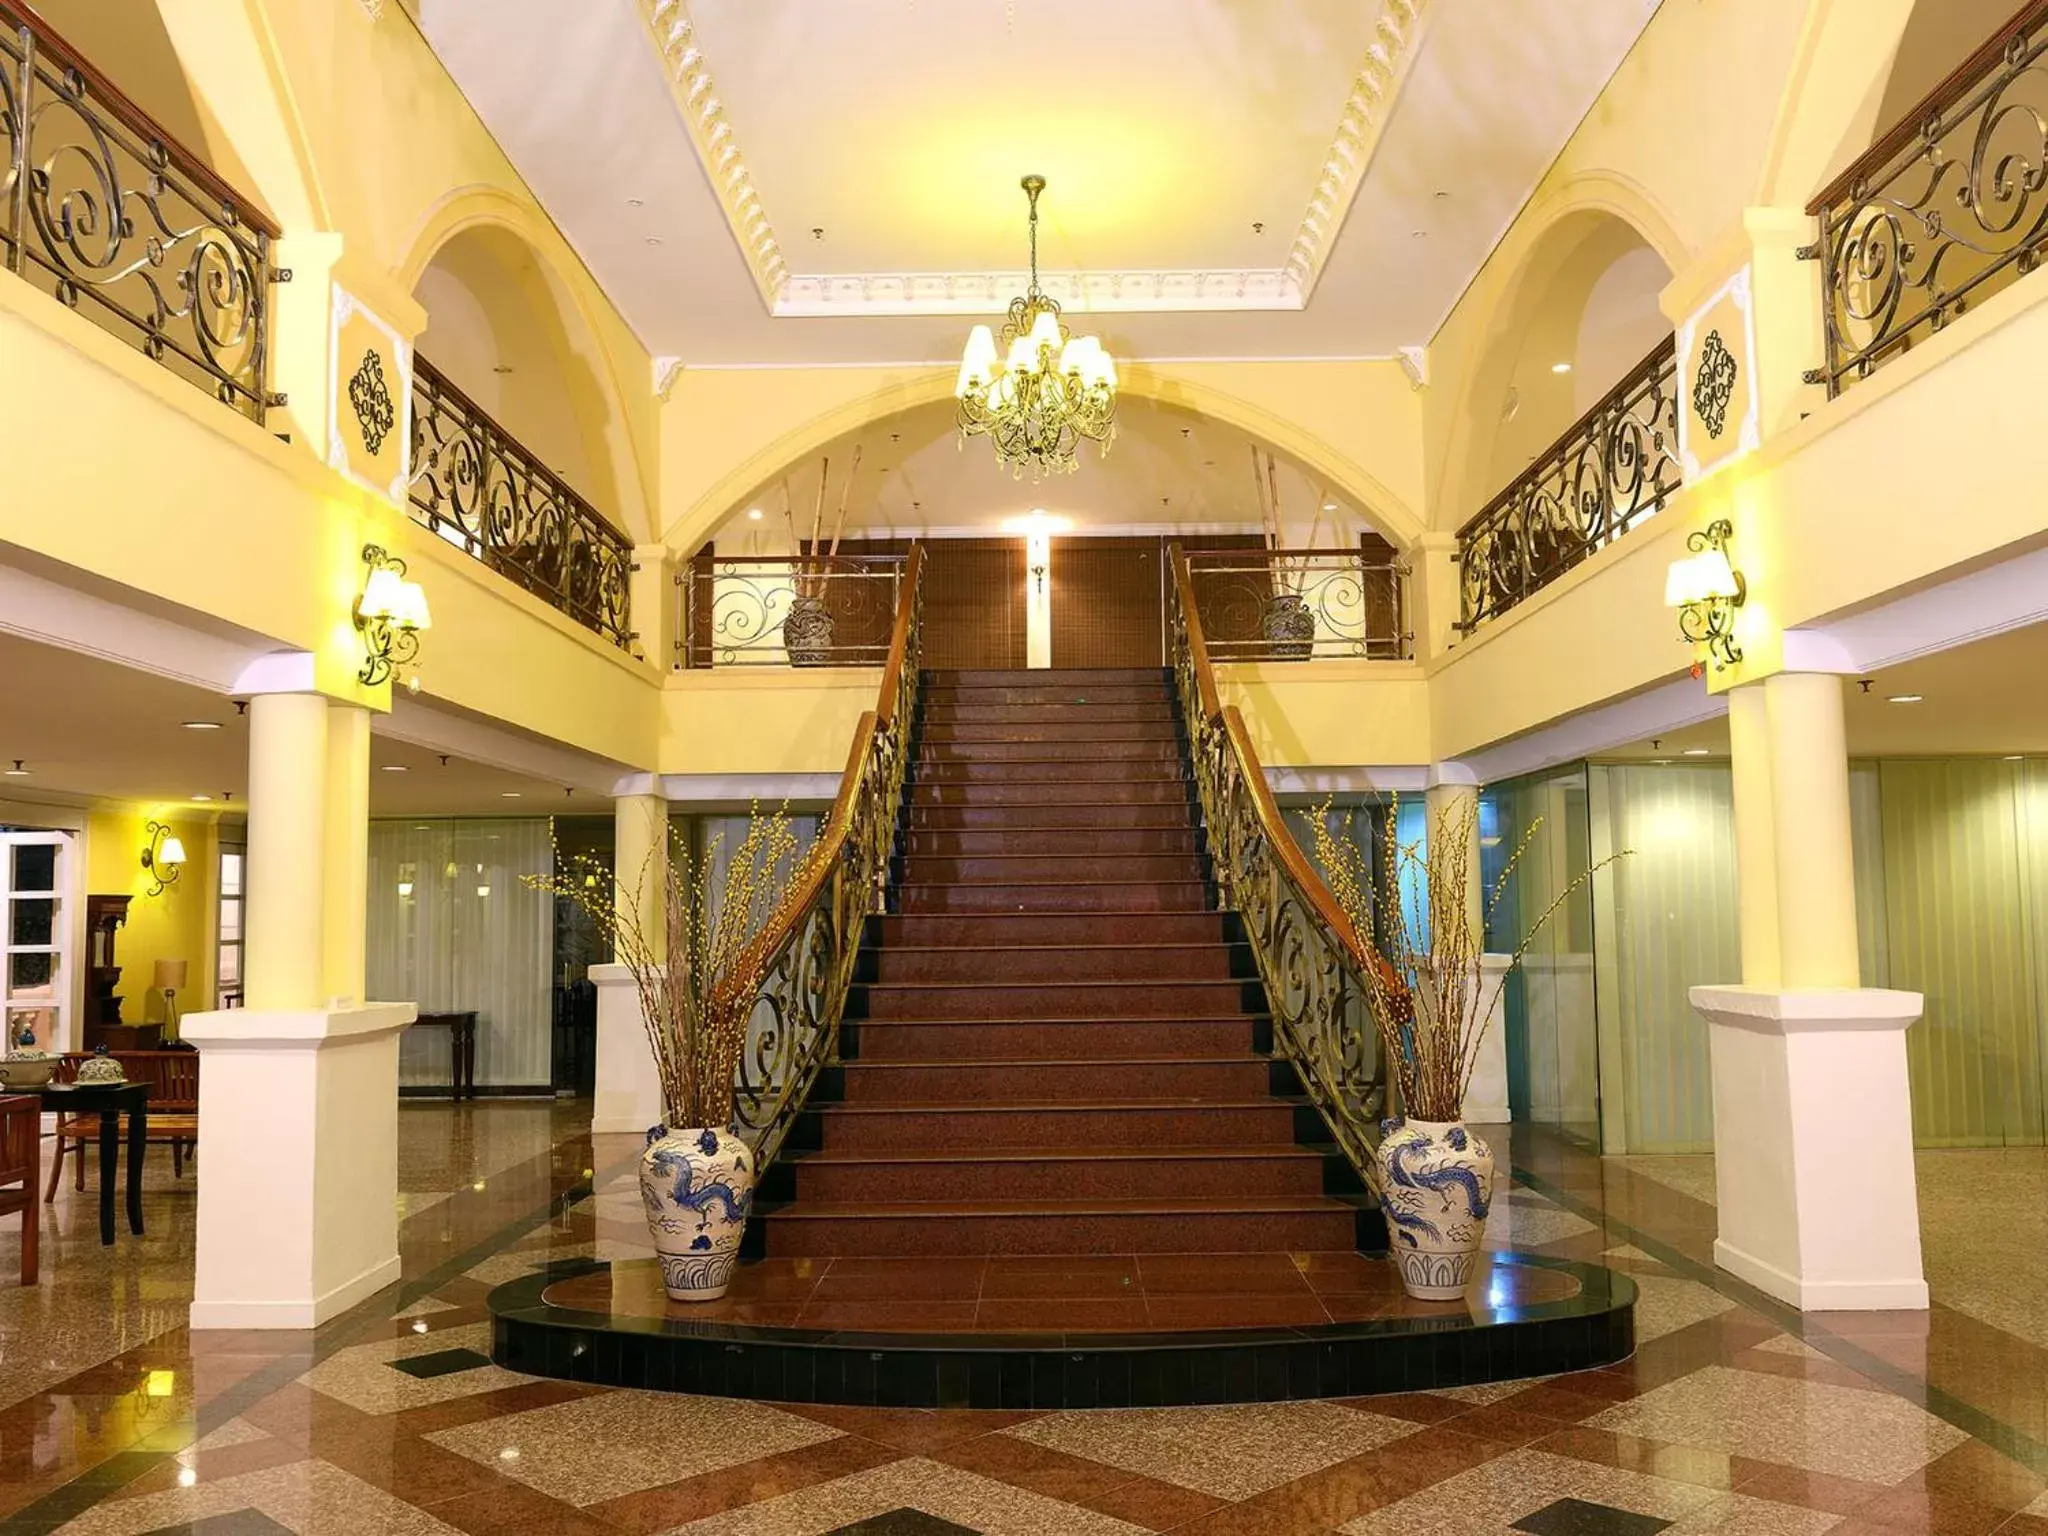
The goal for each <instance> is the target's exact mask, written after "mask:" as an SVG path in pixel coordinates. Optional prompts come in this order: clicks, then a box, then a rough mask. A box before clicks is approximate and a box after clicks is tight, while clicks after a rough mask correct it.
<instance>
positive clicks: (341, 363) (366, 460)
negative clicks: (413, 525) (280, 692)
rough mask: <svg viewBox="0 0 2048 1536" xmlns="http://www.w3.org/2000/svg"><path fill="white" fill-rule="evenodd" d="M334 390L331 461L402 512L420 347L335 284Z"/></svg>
mask: <svg viewBox="0 0 2048 1536" xmlns="http://www.w3.org/2000/svg"><path fill="white" fill-rule="evenodd" d="M333 292H334V299H333V314H332V319H331V327H332V329H331V332H330V335H329V337H328V344H327V345H328V354H327V355H328V360H329V361H328V366H329V367H330V368H331V369H332V370H333V372H332V373H331V374H330V375H329V378H328V386H327V462H328V464H329V466H330V467H332V468H333V469H335V470H338V471H339V472H340V473H342V474H343V475H346V476H347V477H348V478H349V479H350V480H351V481H353V482H354V483H355V484H357V485H359V486H361V487H363V489H365V490H367V491H372V492H374V493H375V494H377V495H379V496H381V497H383V498H384V499H385V500H386V501H388V502H390V503H391V504H392V505H393V506H395V507H403V506H405V505H406V502H407V499H408V496H407V487H408V484H409V482H410V474H411V460H412V342H411V341H410V340H409V339H408V338H406V337H405V336H403V335H401V334H400V333H399V331H398V328H397V327H396V326H394V325H392V324H391V323H390V322H388V321H386V320H385V319H383V318H382V317H381V316H379V315H378V314H377V313H376V312H375V311H374V310H372V309H371V308H369V306H368V305H366V304H364V303H363V302H362V301H361V300H360V299H358V298H356V296H355V295H354V294H352V293H350V292H349V291H348V290H347V289H345V288H343V287H342V286H341V285H340V284H339V283H337V284H335V285H334V290H333Z"/></svg>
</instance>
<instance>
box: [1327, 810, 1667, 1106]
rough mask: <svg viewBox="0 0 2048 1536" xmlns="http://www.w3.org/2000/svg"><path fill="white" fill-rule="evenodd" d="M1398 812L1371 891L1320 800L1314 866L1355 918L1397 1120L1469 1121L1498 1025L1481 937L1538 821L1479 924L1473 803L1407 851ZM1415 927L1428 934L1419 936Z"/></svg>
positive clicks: (1516, 959) (1537, 928)
mask: <svg viewBox="0 0 2048 1536" xmlns="http://www.w3.org/2000/svg"><path fill="white" fill-rule="evenodd" d="M1398 810H1399V804H1398V800H1397V801H1396V803H1395V804H1394V805H1390V806H1389V807H1388V810H1387V816H1386V830H1385V832H1384V834H1383V836H1382V842H1381V849H1380V868H1379V880H1378V882H1377V885H1376V884H1375V881H1374V878H1373V870H1372V868H1371V865H1370V861H1369V860H1368V858H1367V855H1366V852H1365V850H1364V849H1363V848H1361V847H1359V845H1358V844H1357V843H1355V842H1353V841H1351V840H1350V839H1349V838H1344V837H1339V836H1338V835H1337V834H1336V833H1335V832H1333V831H1331V830H1330V817H1329V812H1330V802H1329V801H1327V800H1326V801H1324V802H1323V804H1322V805H1321V806H1319V807H1318V808H1317V810H1316V812H1315V856H1316V862H1317V863H1318V864H1320V865H1321V866H1322V869H1323V880H1324V883H1325V884H1326V885H1327V886H1328V887H1329V891H1330V894H1331V895H1332V896H1334V897H1335V898H1336V900H1337V905H1338V906H1339V907H1341V908H1342V909H1343V912H1344V915H1345V916H1346V917H1348V918H1349V919H1350V920H1351V928H1352V934H1353V948H1354V956H1353V958H1354V959H1355V960H1356V961H1357V963H1358V969H1359V972H1360V974H1361V975H1362V976H1363V977H1364V979H1365V986H1366V1004H1367V1007H1368V1008H1369V1009H1370V1010H1371V1012H1372V1018H1373V1026H1374V1028H1375V1030H1376V1031H1377V1032H1378V1034H1379V1039H1380V1054H1381V1059H1382V1060H1383V1061H1385V1062H1386V1064H1387V1072H1388V1075H1389V1077H1390V1078H1391V1080H1392V1085H1393V1087H1394V1088H1395V1090H1396V1091H1397V1092H1398V1093H1399V1095H1400V1104H1401V1108H1402V1112H1403V1113H1404V1114H1407V1115H1411V1116H1413V1117H1414V1118H1415V1119H1418V1120H1433V1121H1448V1120H1457V1119H1461V1118H1462V1117H1463V1115H1464V1106H1465V1095H1466V1092H1467V1091H1468V1090H1469V1089H1470V1087H1471V1085H1472V1071H1473V1068H1474V1067H1475V1066H1476V1065H1477V1064H1478V1061H1479V1047H1480V1044H1481V1043H1482V1042H1483V1041H1484V1040H1485V1038H1486V1031H1487V1029H1488V1027H1489V1026H1490V1025H1491V1024H1492V1022H1493V1019H1492V1013H1493V1009H1492V1008H1490V1007H1483V1006H1482V1005H1483V1004H1485V1003H1486V1001H1487V999H1486V997H1485V994H1484V992H1483V990H1482V988H1481V986H1480V966H1479V961H1480V956H1481V954H1482V952H1483V951H1484V948H1485V929H1486V927H1487V925H1488V924H1490V923H1491V921H1492V919H1493V915H1494V913H1495V911H1496V909H1497V908H1498V907H1499V905H1500V902H1501V899H1502V897H1503V896H1504V895H1505V894H1506V893H1507V890H1508V886H1509V882H1510V881H1511V880H1512V879H1513V877H1514V873H1515V870H1516V868H1517V866H1519V865H1520V863H1521V862H1522V855H1523V854H1524V853H1526V852H1527V851H1528V848H1529V844H1530V842H1531V840H1532V839H1533V838H1534V837H1535V836H1536V833H1537V831H1538V830H1539V829H1540V828H1541V827H1542V825H1543V819H1542V818H1541V817H1540V816H1539V817H1538V818H1536V820H1534V821H1532V822H1530V823H1529V826H1528V828H1527V829H1526V830H1525V831H1524V832H1523V833H1522V836H1521V840H1520V841H1519V842H1517V843H1516V844H1515V848H1514V851H1513V852H1512V853H1511V854H1509V856H1508V860H1507V863H1506V864H1504V865H1503V866H1502V868H1501V872H1500V876H1499V878H1498V879H1496V880H1495V881H1494V883H1493V889H1492V890H1491V891H1489V892H1486V893H1484V898H1483V918H1482V921H1480V922H1474V921H1473V920H1472V916H1471V913H1470V910H1469V908H1468V906H1467V902H1466V892H1467V891H1469V890H1470V889H1471V888H1472V886H1473V885H1474V884H1476V883H1477V881H1478V878H1479V874H1478V871H1477V870H1475V869H1473V868H1472V849H1473V848H1474V847H1475V846H1476V845H1477V843H1478V837H1477V832H1478V818H1479V807H1478V802H1477V801H1476V800H1473V799H1466V800H1464V801H1462V802H1461V803H1459V804H1458V805H1457V806H1456V807H1455V808H1446V809H1445V810H1442V811H1439V812H1438V813H1437V814H1436V816H1435V817H1434V818H1432V820H1431V824H1430V825H1429V826H1428V828H1427V830H1426V836H1425V837H1424V838H1422V839H1419V840H1418V841H1416V842H1412V843H1405V844H1404V843H1403V842H1402V841H1401V839H1400V835H1399V833H1398V831H1397V830H1396V829H1397V826H1398V816H1397V814H1396V813H1397V811H1398ZM1626 853H1627V850H1626V849H1623V850H1621V851H1620V852H1617V853H1613V854H1610V855H1609V856H1608V857H1607V858H1604V859H1602V860H1600V861H1599V863H1597V864H1594V865H1593V866H1592V867H1591V868H1589V869H1585V870H1582V871H1581V872H1580V873H1579V874H1578V875H1577V876H1576V877H1575V878H1574V879H1573V880H1572V881H1571V883H1570V884H1568V885H1566V886H1565V888H1564V889H1563V890H1561V891H1559V892H1558V893H1557V894H1556V896H1555V897H1554V898H1552V900H1551V902H1550V904H1549V905H1548V906H1546V907H1545V908H1544V909H1543V911H1542V912H1541V913H1540V914H1539V915H1538V917H1537V918H1536V921H1535V922H1534V923H1533V924H1531V925H1530V927H1529V929H1528V931H1527V932H1526V933H1524V934H1523V935H1522V936H1521V938H1520V939H1519V940H1518V941H1517V942H1516V944H1515V947H1514V950H1513V951H1512V953H1511V954H1510V955H1509V957H1508V964H1507V967H1506V971H1513V970H1514V969H1515V967H1516V966H1518V965H1520V964H1521V963H1522V957H1523V956H1524V955H1526V954H1527V953H1528V951H1529V946H1530V945H1531V944H1533V943H1534V942H1535V941H1536V938H1537V935H1539V934H1540V933H1542V931H1543V929H1544V926H1545V925H1546V924H1548V923H1549V921H1550V919H1551V918H1552V917H1553V916H1555V915H1556V913H1557V911H1558V909H1559V908H1560V907H1562V906H1563V905H1564V904H1565V902H1567V901H1569V900H1570V899H1571V897H1572V895H1573V893H1574V892H1576V891H1577V890H1578V889H1579V887H1580V886H1582V885H1584V884H1585V883H1586V882H1587V881H1589V880H1591V879H1592V878H1593V876H1594V874H1595V873H1596V872H1597V871H1599V870H1601V869H1603V868H1605V867H1606V866H1607V865H1608V864H1611V863H1612V862H1613V861H1614V860H1615V859H1619V858H1622V857H1625V856H1626ZM1405 880H1412V881H1413V883H1414V884H1415V885H1416V886H1417V887H1418V888H1419V889H1420V891H1421V893H1422V903H1421V909H1420V911H1419V912H1411V911H1410V909H1409V904H1408V903H1406V902H1404V901H1403V900H1402V897H1401V887H1402V885H1403V883H1404V881H1405ZM1418 927H1420V928H1421V929H1422V930H1423V932H1421V933H1417V931H1416V930H1417V928H1418ZM1505 974H1506V973H1505V972H1503V975H1505ZM1497 995H1498V994H1496V996H1497Z"/></svg>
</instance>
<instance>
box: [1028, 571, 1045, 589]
mask: <svg viewBox="0 0 2048 1536" xmlns="http://www.w3.org/2000/svg"><path fill="white" fill-rule="evenodd" d="M1031 576H1032V579H1033V580H1035V581H1036V582H1037V583H1038V590H1039V591H1040V592H1043V591H1044V590H1045V567H1044V566H1042V565H1034V566H1033V567H1031Z"/></svg>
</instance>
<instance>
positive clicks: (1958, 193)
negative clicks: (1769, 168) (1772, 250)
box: [1800, 0, 2048, 397]
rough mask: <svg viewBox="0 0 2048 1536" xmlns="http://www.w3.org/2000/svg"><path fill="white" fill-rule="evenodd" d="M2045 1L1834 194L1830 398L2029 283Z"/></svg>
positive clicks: (2047, 79)
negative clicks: (2000, 294)
mask: <svg viewBox="0 0 2048 1536" xmlns="http://www.w3.org/2000/svg"><path fill="white" fill-rule="evenodd" d="M2044 55H2048V0H2042V3H2038V4H2034V5H2029V6H2027V7H2026V8H2025V9H2024V10H2023V11H2021V12H2020V13H2019V14H2018V15H2017V16H2015V17H2013V19H2012V20H2011V21H2010V22H2008V23H2007V24H2006V25H2005V27H2004V28H2003V29H2001V30H2000V31H1999V33H1998V35H1997V36H1995V37H1993V38H1991V39H1990V40H1989V41H1988V42H1986V43H1985V44H1984V46H1983V47H1982V48H1980V49H1978V50H1977V52H1976V53H1974V54H1972V55H1971V56H1970V58H1969V59H1968V60H1966V61H1965V62H1964V63H1963V65H1962V66H1961V67H1960V68H1959V69H1957V70H1956V71H1955V73H1953V74H1952V75H1950V76H1949V77H1948V79H1946V80H1944V81H1943V82H1942V83H1941V84H1940V85H1938V86H1936V87H1935V88H1934V90H1933V92H1932V93H1930V94H1929V95H1928V96H1927V97H1926V98H1925V99H1923V100H1922V101H1921V102H1920V103H1919V105H1918V106H1916V107H1914V108H1913V110H1912V111H1910V112H1908V113H1907V114H1906V115H1905V116H1904V117H1903V118H1902V119H1900V121H1899V123H1898V124H1897V125H1896V126H1895V127H1893V128H1892V129H1891V131H1890V132H1888V133H1886V134H1885V135H1884V136H1883V137H1882V138H1880V139H1879V140H1878V141H1877V142H1876V143H1875V144H1873V145H1872V146H1871V147H1870V149H1869V151H1868V152H1867V153H1865V154H1864V155H1863V156H1862V157H1861V158H1860V159H1858V160H1857V161H1856V163H1855V164H1854V165H1851V166H1850V167H1849V168H1848V169H1847V170H1846V171H1844V172H1843V173H1842V174H1841V175H1840V176H1839V177H1837V178H1836V179H1835V180H1834V182H1832V183H1831V184H1830V185H1829V186H1828V187H1827V188H1826V189H1825V190H1824V191H1822V192H1821V194H1820V195H1819V196H1818V197H1816V198H1815V199H1814V200H1813V202H1812V203H1810V204H1809V205H1808V206H1807V210H1806V211H1807V212H1808V213H1810V214H1813V215H1815V216H1816V217H1817V218H1818V219H1819V220H1820V238H1819V239H1818V240H1817V241H1816V242H1815V243H1814V244H1813V245H1810V246H1807V247H1805V248H1804V249H1803V250H1802V251H1801V252H1800V254H1801V255H1802V256H1807V257H1810V258H1817V259H1818V260H1819V261H1820V262H1821V288H1822V305H1823V310H1824V314H1825V322H1826V334H1827V366H1826V367H1824V368H1820V369H1816V370H1814V371H1813V372H1811V373H1809V374H1808V375H1807V381H1808V382H1809V383H1814V384H1819V383H1825V384H1826V385H1827V387H1828V394H1829V396H1830V397H1832V396H1834V395H1838V394H1840V393H1841V392H1842V390H1843V389H1844V388H1846V387H1847V386H1848V385H1850V384H1853V383H1855V382H1856V381H1857V380H1858V379H1862V378H1865V377H1868V375H1869V374H1870V373H1871V371H1872V370H1873V369H1875V368H1877V367H1879V366H1881V365H1882V364H1884V363H1886V362H1888V361H1889V360H1890V359H1892V358H1894V357H1896V356H1898V355H1900V354H1901V353H1903V352H1905V351H1907V350H1908V349H1909V348H1910V347H1911V346H1912V345H1913V343H1914V341H1915V340H1916V339H1918V338H1920V337H1923V336H1927V335H1932V334H1933V333H1934V332H1936V331H1939V330H1940V329H1941V328H1942V327H1943V326H1944V325H1946V324H1947V323H1948V322H1949V321H1951V320H1953V319H1955V318H1956V317H1957V316H1958V315H1961V314H1963V313H1964V312H1965V311H1966V310H1968V309H1969V308H1970V306H1972V305H1973V304H1978V303H1981V302H1982V301H1983V300H1985V299H1987V298H1989V297H1990V296H1991V295H1992V294H1993V293H1996V292H1997V291H1998V290H1999V289H2001V288H2004V287H2006V286H2007V285H2008V284H2010V283H2012V282H2014V281H2015V280H2017V279H2018V278H2020V277H2021V276H2023V275H2025V274H2026V273H2028V272H2031V271H2032V270H2033V269H2034V267H2035V266H2036V265H2037V264H2038V263H2039V261H2040V260H2041V255H2042V251H2043V247H2044V246H2048V66H2044V58H2043V56H2044Z"/></svg>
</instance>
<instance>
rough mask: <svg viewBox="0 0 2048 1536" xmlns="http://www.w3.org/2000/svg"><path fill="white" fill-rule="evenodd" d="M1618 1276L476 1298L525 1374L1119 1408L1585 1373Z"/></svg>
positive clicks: (713, 1392) (587, 1267)
mask: <svg viewBox="0 0 2048 1536" xmlns="http://www.w3.org/2000/svg"><path fill="white" fill-rule="evenodd" d="M1635 1293H1636V1287H1635V1283H1634V1282H1633V1281H1632V1280H1630V1279H1629V1278H1628V1277H1627V1276H1625V1275H1621V1274H1617V1273H1615V1272H1614V1271H1612V1270H1608V1269H1605V1268H1603V1267H1601V1266H1599V1265H1596V1264H1586V1263H1580V1262H1576V1261H1573V1260H1568V1259H1559V1258H1552V1257H1549V1256H1546V1255H1538V1254H1524V1253H1513V1252H1495V1253H1491V1254H1489V1255H1487V1257H1486V1260H1485V1262H1484V1264H1483V1265H1482V1268H1481V1270H1480V1272H1479V1274H1478V1275H1477V1276H1476V1277H1475V1279H1474V1281H1473V1284H1472V1286H1471V1287H1470V1288H1469V1289H1468V1290H1467V1292H1466V1295H1465V1297H1464V1299H1463V1300H1461V1301H1457V1302H1418V1301H1413V1300H1410V1299H1409V1298H1408V1297H1407V1296H1406V1295H1404V1294H1403V1293H1402V1291H1401V1286H1400V1282H1399V1280H1398V1279H1397V1278H1396V1276H1395V1274H1394V1271H1393V1267H1392V1265H1391V1263H1390V1262H1389V1261H1388V1260H1386V1259H1385V1258H1380V1257H1375V1256H1373V1255H1370V1254H1359V1253H1270V1254H1267V1253H1230V1254H1137V1255H1086V1256H1074V1255H1060V1256H1048V1257H1029V1256H1011V1255H995V1256H991V1257H988V1258H978V1257H970V1258H937V1257H920V1258H836V1259H828V1258H819V1259H767V1260H761V1261H758V1262H756V1263H752V1264H747V1265H743V1266H741V1268H740V1269H739V1270H737V1271H736V1272H735V1275H734V1278H733V1284H732V1287H731V1289H730V1290H729V1291H728V1292H727V1293H726V1295H725V1297H724V1298H723V1299H721V1300H719V1301H715V1302H709V1303H702V1304H696V1305H690V1304H685V1303H681V1302H671V1301H669V1300H668V1299H667V1298H666V1297H665V1296H664V1295H663V1294H662V1289H661V1277H660V1271H659V1269H658V1267H657V1266H656V1264H655V1262H654V1261H653V1260H652V1259H634V1260H621V1261H617V1262H614V1263H609V1264H608V1263H602V1262H597V1261H592V1260H588V1259H577V1260H568V1261H564V1262H562V1263H558V1264H556V1265H553V1266H552V1267H550V1268H549V1269H546V1270H543V1271H540V1272H538V1273H536V1274H534V1275H530V1276H526V1277H524V1278H522V1279H518V1280H514V1281H511V1282H509V1283H508V1284H505V1285H501V1286H499V1287H498V1288H497V1289H496V1290H494V1291H492V1292H491V1295H490V1302H489V1305H490V1309H491V1313H492V1320H493V1348H492V1357H493V1359H494V1360H496V1362H497V1363H498V1364H500V1365H502V1366H505V1367H507V1368H508V1369H511V1370H515V1371H523V1372H526V1373H527V1374H529V1375H535V1376H550V1377H555V1378H558V1379H562V1380H568V1381H583V1382H592V1383H597V1384H600V1385H604V1386H616V1387H638V1388H645V1389H650V1390H655V1391H672V1392H690V1393H697V1394H701V1395H707V1396H713V1397H744V1398H757V1399H765V1400H768V1401H781V1402H809V1403H846V1404H857V1405H864V1406H874V1407H901V1408H1012V1409H1015V1408H1122V1407H1165V1406H1178V1405H1183V1404H1193V1403H1242V1402H1271V1401H1276V1400H1282V1399H1297V1398H1317V1397H1358V1396H1366V1395H1369V1394H1372V1393H1379V1392H1414V1391H1425V1390H1431V1389H1441V1388H1445V1387H1453V1386H1471V1385H1475V1384H1478V1383H1481V1382H1489V1381H1505V1380H1512V1379H1515V1378H1519V1377H1526V1376H1547V1375H1554V1374H1558V1373H1561V1372H1565V1371H1577V1370H1588V1369H1593V1368H1596V1367H1599V1366H1604V1365H1611V1364H1614V1363H1615V1362H1616V1361H1619V1360H1623V1359H1626V1358H1627V1357H1628V1355H1629V1354H1630V1353H1631V1352H1632V1351H1633V1349H1634V1347H1635V1323H1634V1314H1633V1304H1634V1301H1635Z"/></svg>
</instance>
